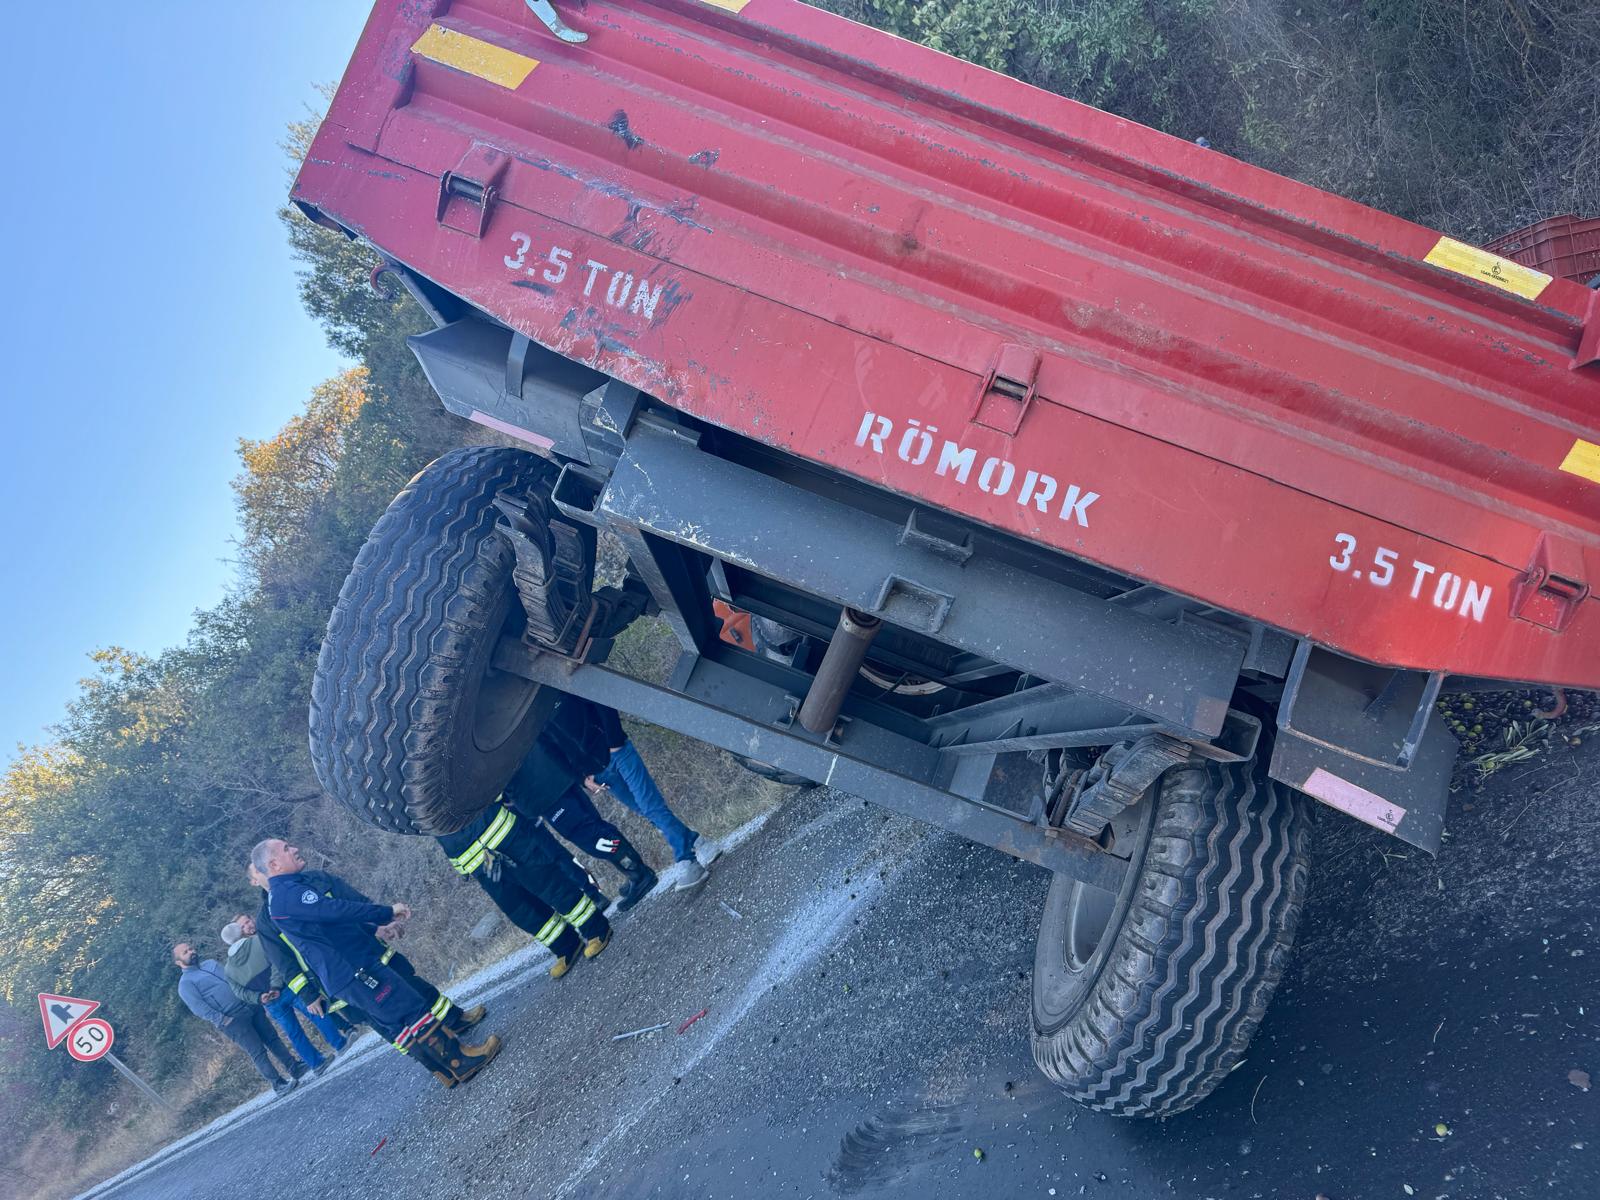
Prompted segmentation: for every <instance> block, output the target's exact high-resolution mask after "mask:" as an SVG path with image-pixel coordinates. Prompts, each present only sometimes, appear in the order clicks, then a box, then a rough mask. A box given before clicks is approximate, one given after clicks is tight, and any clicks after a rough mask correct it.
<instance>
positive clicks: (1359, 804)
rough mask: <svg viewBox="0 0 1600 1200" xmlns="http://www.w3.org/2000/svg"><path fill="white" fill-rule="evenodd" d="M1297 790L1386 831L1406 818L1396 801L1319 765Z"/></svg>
mask: <svg viewBox="0 0 1600 1200" xmlns="http://www.w3.org/2000/svg"><path fill="white" fill-rule="evenodd" d="M1300 790H1301V791H1302V792H1305V793H1306V795H1308V796H1315V797H1316V798H1317V799H1318V800H1321V801H1322V802H1323V803H1324V804H1326V805H1329V806H1330V807H1332V808H1337V809H1338V810H1339V811H1340V812H1342V813H1349V814H1350V815H1351V816H1352V817H1354V818H1355V819H1356V820H1358V821H1365V822H1366V823H1367V824H1368V825H1371V826H1373V827H1374V828H1377V829H1381V830H1383V831H1384V832H1385V833H1393V832H1394V831H1395V829H1396V828H1397V827H1398V826H1399V824H1400V822H1401V821H1403V820H1405V816H1406V810H1405V809H1403V808H1401V807H1400V806H1399V805H1398V804H1393V803H1391V802H1390V801H1388V800H1385V799H1384V798H1383V797H1382V796H1380V795H1378V794H1377V793H1375V792H1369V791H1367V789H1366V788H1364V787H1357V786H1356V785H1355V784H1353V783H1351V782H1350V781H1349V780H1348V779H1340V778H1339V777H1338V776H1337V775H1334V774H1332V773H1330V772H1328V771H1324V770H1323V769H1322V768H1321V767H1318V768H1317V769H1316V770H1315V771H1313V772H1311V774H1310V775H1307V776H1306V781H1305V782H1304V783H1302V784H1301V785H1300Z"/></svg>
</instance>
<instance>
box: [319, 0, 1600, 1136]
mask: <svg viewBox="0 0 1600 1200" xmlns="http://www.w3.org/2000/svg"><path fill="white" fill-rule="evenodd" d="M294 199H295V201H296V203H298V204H299V205H300V206H301V208H302V209H303V210H304V211H305V212H306V213H307V214H308V215H309V216H311V217H312V218H313V219H314V220H317V221H319V222H321V223H323V224H325V225H328V226H331V227H334V228H337V229H341V230H343V231H345V232H347V233H348V234H349V235H350V236H351V237H354V238H359V239H361V240H363V241H365V242H367V243H369V244H370V245H371V246H372V247H373V248H375V250H376V251H377V252H378V253H379V254H380V255H381V256H382V257H383V259H384V260H385V261H387V263H388V264H390V266H391V267H392V268H393V269H394V270H395V271H397V272H399V274H400V275H401V277H402V278H403V279H404V280H405V281H406V283H407V286H408V287H409V288H410V289H411V291H412V293H413V294H414V295H415V297H416V298H417V300H418V301H419V302H420V303H421V304H422V305H423V307H424V308H425V309H426V310H427V311H428V312H429V314H430V315H431V316H432V317H433V319H434V321H435V323H436V325H437V328H436V329H435V330H434V331H432V332H430V333H427V334H424V335H422V336H420V337H417V338H415V339H413V345H414V348H415V350H416V353H417V355H418V357H419V359H420V360H421V362H422V365H423V367H424V369H425V370H426V371H427V373H428V376H429V378H430V380H431V381H432V383H433V384H434V386H435V388H436V389H437V391H438V392H439V395H440V397H441V399H442V401H443V402H444V404H445V405H446V406H447V407H449V408H450V409H451V410H453V411H455V412H457V413H460V414H462V415H464V416H467V417H469V418H471V419H472V420H474V421H477V422H480V423H482V424H484V425H486V426H489V427H491V428H493V429H496V430H498V431H500V432H501V433H502V434H506V435H509V437H510V438H512V439H514V440H515V441H516V442H517V443H518V444H519V445H521V446H524V447H527V449H525V450H518V449H507V448H478V449H471V450H465V451H461V452H458V453H455V454H452V455H448V456H446V457H445V458H444V459H441V460H440V461H439V462H437V463H435V464H434V465H433V466H431V467H430V468H429V469H428V470H427V471H425V472H423V474H422V475H420V476H419V477H418V478H417V479H416V480H414V481H413V482H412V484H411V485H410V486H409V487H408V488H407V490H406V491H405V492H403V493H402V494H401V495H400V496H399V497H398V498H397V499H396V500H395V502H394V505H393V506H391V508H390V510H389V512H388V513H387V514H386V515H385V516H384V518H383V519H382V521H380V523H379V525H378V526H377V527H376V528H375V529H374V531H373V534H372V538H371V540H370V541H369V543H368V545H367V547H366V548H365V549H364V550H363V551H362V554H361V556H360V558H358V560H357V562H356V564H355V567H354V569H353V571H352V573H351V576H350V579H349V581H348V583H347V584H346V587H345V590H344V592H343V594H342V597H341V600H340V602H339V606H338V608H337V610H336V611H335V613H334V615H333V617H332V620H331V621H330V624H329V630H328V637H327V641H326V643H325V644H324V647H323V652H322V656H321V659H320V661H319V666H318V673H317V679H316V688H315V698H314V702H313V708H312V747H313V754H314V758H315V761H316V763H317V768H318V772H319V775H320V777H321V779H322V782H323V784H324V785H325V787H326V788H327V790H328V791H329V792H330V793H331V794H332V795H334V796H336V797H338V798H339V799H341V800H343V801H345V802H346V803H349V804H350V805H351V806H352V807H354V808H355V809H356V810H357V811H358V812H360V813H362V814H363V815H364V816H366V817H367V818H368V819H370V820H372V821H373V822H374V823H376V824H378V825H380V826H382V827H384V828H387V829H392V830H399V831H403V832H432V831H441V830H446V829H452V828H458V827H459V826H460V825H462V824H464V823H465V822H466V820H467V819H468V818H469V817H470V816H471V815H472V814H473V813H474V812H476V811H478V810H480V809H481V808H482V806H483V805H485V804H486V803H488V802H489V801H491V800H492V799H493V798H494V796H495V795H496V794H497V793H498V792H499V790H500V788H501V786H502V785H503V784H504V782H505V780H506V779H507V778H508V777H509V775H510V772H511V769H512V768H513V767H514V766H515V764H516V763H517V762H518V761H519V760H520V759H521V757H522V756H523V754H524V753H526V751H527V749H528V747H529V746H530V744H531V743H532V740H533V739H534V737H535V736H536V735H537V733H538V731H539V729H540V727H541V725H542V723H543V722H544V721H545V720H546V719H547V718H548V714H549V712H550V711H551V707H552V706H553V705H554V704H556V703H559V702H560V697H561V695H562V694H563V693H574V694H578V695H581V696H586V697H589V698H591V699H595V700H600V701H603V702H605V703H608V704H611V705H613V706H615V707H618V708H620V709H622V710H624V711H627V712H631V713H634V714H635V715H637V716H640V717H642V718H644V719H646V720H650V721H654V722H656V723H658V724H662V725H666V726H670V727H672V728H675V729H678V730H681V731H683V732H686V733H690V734H692V735H694V736H697V737H701V738H703V739H705V740H707V741H710V742H713V743H715V744H717V745H720V746H723V747H724V748H726V749H729V750H731V751H733V752H735V753H737V754H740V755H742V756H744V757H745V758H747V759H748V760H750V761H751V762H753V763H756V764H761V765H763V769H766V770H769V771H781V772H784V773H787V774H788V775H791V776H797V777H803V778H808V779H814V780H818V781H822V782H827V783H829V784H831V785H832V786H835V787H839V788H843V789H845V790H848V791H852V792H855V793H858V794H860V795H863V796H865V797H867V798H869V799H871V800H873V801H875V802H878V803H881V804H884V805H886V806H888V807H890V808H894V809H897V810H900V811H904V812H908V813H913V814H915V815H917V816H919V817H922V818H924V819H927V820H930V821H934V822H936V823H938V824H941V825H943V826H945V827H947V828H951V829H955V830H958V831H960V832H962V833H964V834H966V835H967V836H970V837H973V838H976V839H977V840H980V841H983V842H986V843H988V844H990V845H994V846H998V847H1000V848H1002V849H1004V850H1006V851H1007V852H1009V853H1012V854H1015V855H1017V856H1019V857H1022V858H1025V859H1028V860H1029V861H1032V862H1035V863H1038V864H1040V865H1041V866H1043V867H1046V868H1048V869H1050V870H1052V871H1054V872H1056V873H1057V875H1056V881H1055V884H1054V886H1053V888H1052V891H1051V894H1050V900H1049V902H1048V905H1047V911H1046V913H1045V915H1044V918H1043V921H1042V923H1041V931H1040V939H1039V949H1038V958H1037V963H1036V970H1035V980H1034V1004H1033V1015H1032V1020H1033V1028H1034V1043H1035V1051H1036V1056H1037V1058H1038V1061H1039V1063H1040V1065H1041V1067H1042V1068H1043V1069H1044V1070H1045V1072H1046V1073H1047V1074H1049V1075H1050V1076H1051V1077H1052V1078H1054V1079H1056V1080H1057V1081H1058V1082H1060V1083H1061V1084H1062V1085H1063V1086H1065V1087H1066V1088H1068V1089H1069V1090H1070V1091H1071V1092H1072V1093H1073V1094H1074V1095H1076V1096H1078V1097H1079V1098H1080V1099H1082V1100H1084V1101H1085V1102H1087V1103H1090V1104H1093V1105H1095V1106H1097V1107H1100V1108H1104V1109H1106V1110H1109V1111H1114V1112H1121V1113H1128V1114H1136V1115H1166V1114H1170V1113H1173V1112H1176V1111H1179V1110H1181V1109H1183V1108H1186V1107H1188V1106H1189V1105H1191V1104H1193V1103H1195V1102H1197V1101H1198V1100H1199V1099H1200V1098H1201V1097H1203V1096H1204V1095H1205V1094H1206V1093H1207V1092H1208V1091H1209V1090H1210V1089H1211V1088H1212V1087H1214V1086H1215V1084H1216V1083H1217V1082H1218V1081H1219V1080H1220V1079H1221V1078H1222V1077H1223V1076H1225V1075H1226V1074H1227V1072H1228V1071H1229V1070H1231V1069H1232V1067H1233V1066H1234V1065H1235V1064H1236V1063H1237V1062H1238V1061H1239V1058H1240V1056H1241V1055H1242V1054H1243V1051H1244V1048H1245V1045H1246V1043H1247V1042H1248V1040H1249V1037H1250V1035H1251V1033H1252V1032H1253V1030H1254V1027H1255V1025H1256V1023H1257V1022H1258V1021H1259V1019H1260V1016H1261V1014H1262V1012H1263V1011H1264V1009H1265V1005H1266V1002H1267V1000H1268V998H1269V996H1270V994H1271V992H1272V990H1273V988H1274V986H1275V984H1276V982H1277V979H1278V976H1279V974H1280V972H1281V969H1282V965H1283V961H1284V958H1285V955H1286V953H1287V950H1288V947H1289V944H1290V941H1291V939H1292V936H1293V930H1294V925H1295V921H1296V919H1297V917H1298V913H1299V908H1300V903H1301V899H1302V896H1303V892H1304V887H1305V874H1306V848H1307V836H1308V832H1309V809H1310V807H1311V801H1310V800H1308V799H1307V797H1311V798H1314V799H1315V800H1316V801H1320V802H1321V803H1322V804H1324V805H1328V806H1332V807H1334V808H1336V809H1339V810H1341V811H1343V812H1345V813H1347V814H1350V815H1352V816H1354V817H1356V818H1357V819H1359V820H1362V821H1365V822H1367V823H1369V824H1372V825H1375V826H1378V827H1379V828H1381V829H1384V830H1386V831H1388V832H1389V833H1392V834H1394V835H1395V836H1397V837H1400V838H1402V839H1404V840H1405V841H1408V842H1410V843H1412V844H1414V845H1417V846H1420V847H1423V848H1425V849H1428V850H1430V851H1432V850H1436V849H1437V847H1438V845H1439V839H1440V833H1441V830H1442V827H1443V820H1444V811H1445V801H1446V796H1447V791H1448V781H1449V775H1450V769H1451V764H1452V761H1453V758H1454V754H1455V749H1456V747H1455V743H1454V741H1453V740H1452V739H1451V737H1450V736H1449V734H1448V732H1447V731H1446V730H1445V729H1443V728H1441V722H1439V721H1436V720H1431V719H1430V718H1431V715H1432V713H1433V711H1434V705H1435V701H1436V700H1437V698H1438V696H1439V695H1440V693H1441V691H1443V690H1450V689H1463V688H1465V689H1471V688H1482V687H1485V686H1491V685H1495V684H1494V681H1507V680H1510V681H1520V682H1528V683H1540V684H1548V685H1554V686H1574V687H1590V688H1592V687H1596V686H1600V599H1597V598H1596V597H1595V596H1594V594H1593V592H1592V590H1591V580H1596V579H1600V292H1597V291H1593V290H1590V289H1586V288H1584V287H1582V286H1580V285H1579V284H1577V283H1572V282H1568V281H1566V280H1562V279H1552V278H1551V277H1550V276H1548V275H1545V274H1542V273H1541V272H1539V271H1538V270H1535V269H1531V268H1529V267H1526V266H1523V265H1520V264H1518V263H1516V262H1513V261H1511V260H1509V259H1505V258H1500V257H1497V256H1496V255H1493V254H1490V253H1487V252H1485V251H1483V250H1479V249H1476V248H1474V247H1472V246H1468V245H1464V244H1462V243H1459V242H1456V241H1453V240H1452V239H1450V238H1448V237H1443V236H1441V235H1440V234H1438V233H1436V232H1434V231H1432V230H1428V229H1424V228H1421V227H1419V226H1416V225H1413V224H1410V223H1408V222H1405V221H1401V220H1398V219H1396V218H1394V217H1391V216H1387V215H1385V214H1383V213H1379V212H1375V211H1373V210H1371V209H1368V208H1364V207H1362V206H1361V205H1358V204H1354V203H1351V202H1349V201H1347V200H1342V199H1340V198H1338V197H1335V196H1331V195H1328V194H1326V193H1323V192H1319V191H1317V190H1315V189H1313V188H1309V187H1306V186H1304V185H1301V184H1298V183H1295V182H1293V181H1291V180H1287V179H1284V178H1281V177H1279V176H1276V175H1272V174H1269V173H1267V172H1264V171H1261V170H1257V169H1255V168H1253V167H1250V166H1247V165H1245V164H1243V163H1240V162H1238V161H1236V160H1234V159H1231V158H1228V157H1226V156H1224V155H1221V154H1218V153H1215V152H1212V151H1210V150H1207V149H1203V148H1200V147H1198V146H1194V145H1190V144H1188V143H1185V142H1181V141H1178V140H1176V139H1174V138H1171V137H1167V136H1165V135H1163V134H1160V133H1157V132H1155V131H1153V130H1150V129H1146V128H1143V127H1141V126H1138V125H1134V124H1131V123H1130V122H1127V121H1124V120H1121V119H1119V118H1117V117H1114V116H1111V115H1109V114H1106V113H1103V112H1099V111H1096V110H1094V109H1091V108H1087V107H1085V106H1083V105H1080V104H1075V103H1073V102H1071V101H1068V100H1064V99H1061V98H1059V97H1057V96H1053V95H1049V94H1047V93H1044V92H1040V91H1038V90H1035V89H1033V88H1030V87H1028V86H1025V85H1023V84H1021V83H1018V82H1016V81H1015V80H1012V79H1008V78H1005V77H1003V76H1000V75H996V74H993V73H991V72H989V71H985V70H983V69H980V68H978V67H975V66H972V65H969V64H967V63H963V62H960V61H957V60H955V59H951V58H948V57H945V56H942V55H940V54H937V53H935V52H933V51H930V50H927V49H925V48H922V47H919V46H916V45H912V44H909V43H907V42H904V41H901V40H899V39H896V38H893V37H890V36H888V35H886V34H883V33H879V32H877V31H874V30H871V29H867V28H863V27H861V26H858V25H855V24H852V23H850V22H848V21H844V20H842V19H840V18H837V17H834V16H831V15H828V14H826V13H823V12H819V11H817V10H814V9H811V8H808V7H806V6H804V5H802V4H799V3H796V2H795V0H705V2H703V3H702V2H699V0H655V2H647V0H590V2H589V3H587V4H586V5H583V6H576V5H574V6H563V7H562V8H561V9H560V11H559V13H558V12H557V11H556V10H555V9H553V8H552V7H551V6H550V4H549V3H548V2H546V0H454V2H452V0H380V3H378V5H377V7H376V9H375V10H374V12H373V15H372V17H371V20H370V21H369V23H368V26H367V29H366V32H365V34H364V35H363V37H362V40H361V43H360V45H359V46H358V47H357V49H356V52H355V56H354V58H353V60H352V62H351V64H350V67H349V70H348V72H347V73H346V76H345V79H344V81H343V83H342V84H341V86H340V88H339V91H338V93H337V95H336V97H335V99H334V101H333V104H332V107H331V109H330V111H329V113H328V116H327V119H326V121H325V122H324V123H323V126H322V128H321V131H320V133H319V134H318V136H317V138H316V141H315V143H314V145H313V146H312V149H311V151H310V153H309V155H308V156H307V158H306V161H305V165H304V167H303V169H302V171H301V173H300V176H299V178H298V180H297V182H296V184H295V189H294ZM600 530H606V531H609V532H610V533H612V534H615V535H616V536H617V537H618V538H620V540H621V542H622V544H623V546H624V547H625V549H626V551H627V554H628V570H627V574H626V577H625V578H624V579H623V581H622V582H621V583H620V585H614V586H611V587H606V588H600V589H598V590H597V589H596V588H595V586H594V577H593V570H594V559H595V546H596V538H597V534H598V531H600ZM641 613H644V614H647V615H648V614H660V615H661V616H662V617H664V618H665V620H666V621H667V622H668V624H669V625H670V626H671V628H672V631H673V633H674V634H675V635H676V637H677V639H678V642H679V644H680V646H681V651H682V653H681V656H680V658H679V661H678V665H677V668H676V669H675V671H674V672H673V673H672V676H671V678H670V679H668V680H666V681H643V680H638V679H633V678H630V677H628V676H627V675H625V674H622V673H620V672H618V671H615V670H612V669H610V668H608V667H607V666H605V665H604V663H605V658H606V653H607V651H608V650H609V648H610V645H611V640H612V639H613V638H614V637H615V636H616V634H617V633H618V632H619V631H620V630H621V629H622V628H623V627H624V626H625V625H626V624H628V623H629V622H630V621H631V620H634V619H636V618H638V617H639V615H640V614H641ZM719 614H720V616H719ZM729 614H734V615H735V616H736V617H737V620H736V621H728V623H727V627H728V628H730V629H734V628H736V632H734V633H732V634H730V635H729V636H726V637H725V636H723V629H724V618H727V617H728V616H729ZM746 617H748V620H746ZM1018 753H1028V754H1032V755H1033V756H1035V758H1036V759H1038V760H1040V761H1042V763H1043V765H1044V770H1043V772H1042V776H1043V777H1042V781H1041V783H1040V786H1039V787H1038V788H1035V789H1028V790H1026V792H1025V793H1024V794H1018V795H1011V794H1002V789H1000V788H998V787H995V786H991V781H992V780H993V779H994V778H995V772H994V770H993V768H994V766H995V763H996V762H997V761H998V760H999V759H1000V758H1001V756H1004V755H1009V754H1018ZM1011 774H1014V773H1011Z"/></svg>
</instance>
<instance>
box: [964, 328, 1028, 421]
mask: <svg viewBox="0 0 1600 1200" xmlns="http://www.w3.org/2000/svg"><path fill="white" fill-rule="evenodd" d="M1038 381H1039V352H1038V351H1037V350H1034V349H1032V348H1031V347H1028V346H1018V345H1015V344H1013V343H1011V342H1007V343H1006V344H1005V345H1003V346H1001V347H1000V351H999V353H998V354H996V355H995V359H994V363H993V364H992V365H991V366H990V367H989V373H988V375H986V376H985V377H984V380H983V387H982V388H981V389H980V390H979V392H978V405H977V407H976V408H975V409H974V410H973V413H972V421H973V424H975V425H982V426H984V427H985V428H988V429H993V430H995V431H996V432H998V433H1003V434H1005V435H1006V436H1007V437H1015V436H1016V433H1017V430H1019V429H1021V428H1022V418H1023V417H1025V416H1026V415H1027V413H1028V406H1029V405H1030V404H1032V403H1033V397H1034V395H1035V394H1036V392H1037V391H1038Z"/></svg>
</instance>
